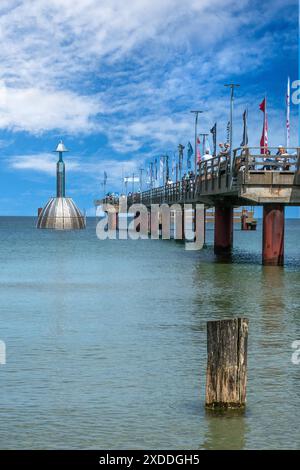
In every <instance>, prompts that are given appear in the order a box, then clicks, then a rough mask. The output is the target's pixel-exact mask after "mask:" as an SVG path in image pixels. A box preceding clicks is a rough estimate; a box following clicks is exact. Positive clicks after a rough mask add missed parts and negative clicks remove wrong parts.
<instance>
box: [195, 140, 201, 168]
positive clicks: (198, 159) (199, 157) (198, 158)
mask: <svg viewBox="0 0 300 470" xmlns="http://www.w3.org/2000/svg"><path fill="white" fill-rule="evenodd" d="M199 144H201V142H200V139H199V137H197V149H196V150H197V162H198V163H200V162H201V153H200V150H199V147H198V145H199Z"/></svg>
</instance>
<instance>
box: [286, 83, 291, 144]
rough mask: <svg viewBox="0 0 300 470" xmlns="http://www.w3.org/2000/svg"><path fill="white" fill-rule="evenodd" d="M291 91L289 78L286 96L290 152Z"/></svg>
mask: <svg viewBox="0 0 300 470" xmlns="http://www.w3.org/2000/svg"><path fill="white" fill-rule="evenodd" d="M290 91H291V85H290V77H288V82H287V94H286V150H288V148H289V146H290Z"/></svg>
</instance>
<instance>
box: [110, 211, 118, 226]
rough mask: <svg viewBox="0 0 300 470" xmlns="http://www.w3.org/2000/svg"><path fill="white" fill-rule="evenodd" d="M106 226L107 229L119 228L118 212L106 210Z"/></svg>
mask: <svg viewBox="0 0 300 470" xmlns="http://www.w3.org/2000/svg"><path fill="white" fill-rule="evenodd" d="M108 228H109V230H118V228H119V213H118V212H114V211H108Z"/></svg>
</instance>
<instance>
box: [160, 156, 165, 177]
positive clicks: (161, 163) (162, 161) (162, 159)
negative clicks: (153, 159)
mask: <svg viewBox="0 0 300 470" xmlns="http://www.w3.org/2000/svg"><path fill="white" fill-rule="evenodd" d="M159 180H164V158H163V157H160V163H159Z"/></svg>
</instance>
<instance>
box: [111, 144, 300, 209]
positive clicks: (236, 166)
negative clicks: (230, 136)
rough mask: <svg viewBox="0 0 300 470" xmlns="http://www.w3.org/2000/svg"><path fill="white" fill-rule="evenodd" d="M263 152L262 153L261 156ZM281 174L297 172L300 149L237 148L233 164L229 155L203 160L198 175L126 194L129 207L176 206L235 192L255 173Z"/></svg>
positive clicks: (299, 163)
mask: <svg viewBox="0 0 300 470" xmlns="http://www.w3.org/2000/svg"><path fill="white" fill-rule="evenodd" d="M263 152H264V153H263ZM277 171H280V172H284V174H286V173H288V174H298V173H299V171H300V148H299V147H297V148H289V149H287V150H286V151H282V152H281V153H280V152H279V149H278V147H276V148H275V147H268V148H265V149H262V148H261V147H240V148H237V149H234V151H233V157H232V162H231V160H230V156H229V154H226V153H223V154H220V155H217V156H213V157H212V158H210V159H208V160H202V161H201V162H200V163H199V166H198V175H197V177H196V178H195V176H194V175H185V176H184V177H183V178H182V179H181V181H177V182H175V183H167V184H165V185H164V186H160V187H158V188H152V189H149V190H147V191H143V192H137V193H129V194H128V196H127V201H128V204H129V205H131V204H136V203H143V204H145V205H150V204H162V203H166V204H175V203H185V202H186V203H188V202H194V201H197V200H199V199H201V195H209V194H210V193H211V194H214V195H217V194H218V193H220V194H224V193H226V192H231V193H232V192H234V191H237V184H238V176H239V175H241V174H242V175H244V178H243V179H244V180H245V179H246V177H247V175H249V174H251V173H253V172H258V173H265V172H277ZM102 202H106V203H110V204H113V205H116V204H118V197H114V196H107V197H106V198H104V199H103V200H102Z"/></svg>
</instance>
